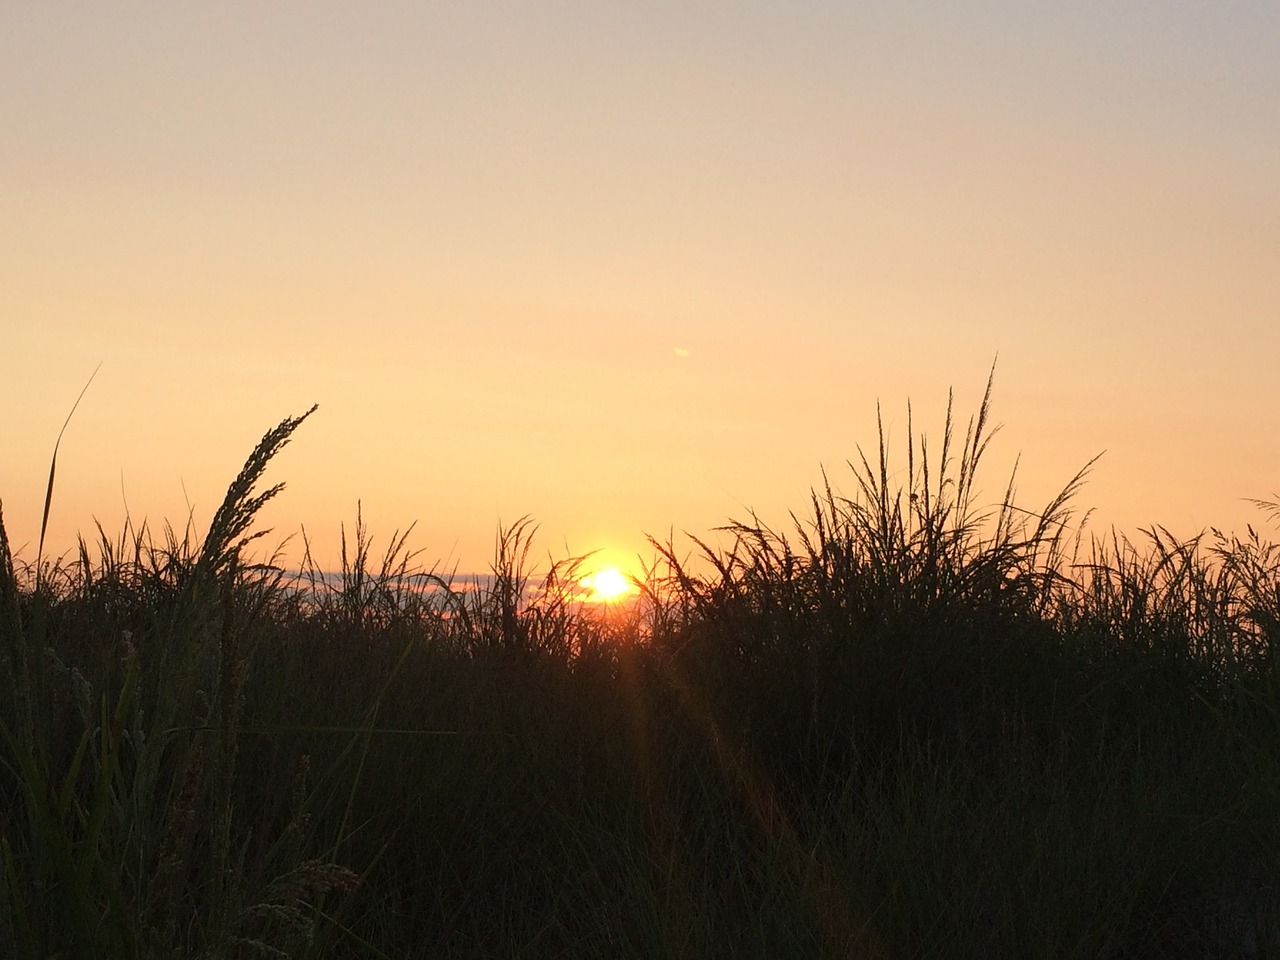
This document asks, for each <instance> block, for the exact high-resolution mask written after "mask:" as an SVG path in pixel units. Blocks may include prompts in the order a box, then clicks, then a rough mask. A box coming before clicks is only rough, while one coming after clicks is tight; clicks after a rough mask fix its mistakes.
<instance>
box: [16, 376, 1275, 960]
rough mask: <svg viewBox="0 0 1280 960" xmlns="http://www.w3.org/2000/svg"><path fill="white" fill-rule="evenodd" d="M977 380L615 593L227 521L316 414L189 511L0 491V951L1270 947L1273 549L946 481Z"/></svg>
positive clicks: (516, 542)
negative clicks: (781, 526)
mask: <svg viewBox="0 0 1280 960" xmlns="http://www.w3.org/2000/svg"><path fill="white" fill-rule="evenodd" d="M989 399H990V384H988V395H987V397H986V398H984V401H983V404H982V407H981V409H980V410H979V411H978V413H977V414H976V416H975V417H974V419H973V420H972V421H971V422H970V423H969V424H968V426H967V429H966V430H965V433H964V436H963V437H961V436H960V435H959V425H958V424H957V423H955V422H953V420H952V416H951V411H950V409H948V416H947V422H946V425H945V428H944V431H943V436H942V438H941V441H940V442H937V443H936V444H934V445H931V444H930V443H928V442H927V441H926V439H925V438H924V437H922V436H920V435H917V434H915V433H914V432H911V431H909V432H910V433H911V435H910V436H909V437H908V440H907V443H906V447H905V449H904V450H903V451H901V453H900V454H899V455H898V458H897V459H896V460H895V459H894V458H893V455H894V453H895V452H894V451H890V450H889V449H888V448H887V445H886V443H885V441H884V439H883V437H881V438H880V442H879V444H878V446H877V448H876V449H874V450H873V451H872V454H871V455H870V456H868V457H863V456H862V455H861V454H859V455H858V457H857V458H856V459H855V461H854V467H853V468H852V473H851V475H850V476H848V477H846V478H844V480H843V482H841V478H839V477H837V476H832V477H831V478H830V481H829V483H827V484H824V486H823V487H822V488H820V489H818V490H816V491H814V492H813V493H812V495H811V496H810V498H809V501H808V504H807V506H806V508H805V510H804V511H803V512H802V513H798V514H797V515H796V517H795V522H794V526H793V527H792V528H791V529H788V530H771V529H768V528H766V527H764V526H763V525H762V524H760V523H759V522H758V521H756V520H755V519H748V520H746V521H743V522H739V523H735V524H732V525H731V526H730V527H729V528H728V529H729V531H730V533H731V534H732V537H733V539H732V546H730V547H729V548H727V549H712V548H710V547H706V546H703V545H702V544H701V543H699V542H697V541H694V542H693V544H692V547H693V551H694V553H695V559H694V560H692V561H690V560H686V559H682V557H683V556H684V555H685V554H686V553H687V552H688V547H689V545H688V544H685V543H680V544H675V543H655V545H654V546H655V548H656V551H657V556H658V557H659V563H658V564H657V565H656V567H655V568H654V569H653V570H652V571H650V576H649V578H648V581H647V582H646V583H645V584H644V585H643V587H642V589H641V591H640V592H639V594H638V595H637V596H636V597H634V598H633V599H631V600H629V601H627V602H626V603H619V604H614V605H611V606H602V605H594V604H584V603H582V602H581V601H580V600H579V599H576V598H577V597H578V596H579V594H580V592H581V591H580V590H579V589H578V588H577V579H578V576H579V573H580V566H581V564H580V562H579V561H576V560H574V559H572V558H570V559H566V560H565V561H563V562H562V563H560V564H558V565H556V566H553V567H552V568H551V569H550V570H542V571H536V570H534V569H532V567H531V565H530V562H529V557H530V555H531V554H530V544H531V543H532V542H533V536H534V527H533V525H532V523H531V522H528V521H522V522H521V523H519V524H516V525H515V526H514V527H512V528H511V529H508V530H506V531H503V533H502V534H501V536H500V537H499V543H498V549H497V555H496V556H495V559H494V563H493V568H492V570H491V571H490V573H491V575H490V577H489V578H488V579H487V580H486V581H485V582H484V584H483V585H482V586H481V587H480V588H478V589H470V590H463V589H461V586H462V585H461V584H457V585H454V584H452V583H451V582H450V580H449V578H448V577H444V576H440V575H438V574H437V573H436V572H435V571H433V570H431V569H430V568H426V567H423V566H422V565H420V563H419V562H418V560H417V559H416V557H415V556H414V555H412V554H411V553H409V552H408V550H407V547H406V540H407V537H406V536H404V535H399V534H397V535H394V536H392V537H391V538H390V539H389V540H388V541H387V542H386V546H385V547H384V548H382V549H381V550H380V551H377V552H375V549H374V538H373V537H372V536H371V535H370V534H369V533H368V531H366V530H365V529H364V527H363V525H362V523H361V522H360V520H359V518H358V517H357V520H356V524H355V526H354V528H353V530H352V531H351V537H350V540H349V541H347V542H344V544H343V563H342V570H341V571H337V572H335V575H332V576H330V575H326V574H325V573H323V572H322V571H319V570H317V569H315V567H314V565H312V564H310V563H309V562H308V563H306V564H304V569H303V570H302V571H301V572H300V573H286V572H284V571H283V570H281V569H279V568H278V567H277V566H275V565H273V564H271V563H269V562H262V561H261V560H255V559H254V555H253V554H252V552H251V547H252V546H253V545H254V533H253V529H252V523H253V520H254V516H255V514H256V512H257V511H258V509H259V508H260V507H261V506H262V504H263V503H264V502H266V501H267V500H268V499H270V498H271V497H273V496H276V495H277V494H278V493H279V492H280V489H281V488H280V487H279V486H278V485H277V486H271V487H268V488H266V489H265V490H264V491H261V492H260V491H259V484H260V482H261V480H262V478H263V476H264V474H265V471H266V468H267V466H268V464H269V461H270V460H271V458H272V456H273V455H274V454H275V453H276V452H277V451H278V450H279V449H280V447H281V446H282V445H283V444H285V443H286V442H288V441H289V440H290V438H291V436H292V435H293V433H294V431H295V430H296V429H297V428H298V427H299V426H300V425H301V424H302V422H303V421H304V420H305V419H306V417H307V416H309V415H310V412H308V414H304V415H303V416H302V417H298V418H291V419H287V420H285V421H283V422H282V423H281V424H280V425H279V426H278V427H276V428H275V429H274V430H272V431H270V432H269V433H268V434H267V435H266V436H265V437H264V438H263V440H262V442H261V443H260V444H259V445H258V447H257V448H256V449H255V450H254V451H253V453H252V454H251V455H250V458H249V460H248V461H247V463H246V464H245V466H244V468H243V470H242V471H241V472H240V474H239V475H238V476H237V477H236V479H235V481H234V482H233V483H232V485H231V487H230V489H229V490H228V493H227V498H226V500H225V502H224V504H223V505H222V507H221V508H220V509H219V510H218V512H217V514H216V515H215V518H214V520H213V523H212V525H211V527H210V529H209V530H208V531H207V532H206V533H205V534H204V535H203V536H202V537H201V536H197V535H196V534H194V533H193V532H192V531H190V530H186V531H182V532H176V531H173V530H170V529H165V530H163V531H160V532H156V531H152V530H148V529H145V528H144V529H133V528H131V527H130V528H126V529H125V530H124V531H122V532H121V533H120V534H118V535H111V534H108V533H107V532H106V531H102V530H98V531H97V535H96V536H95V537H94V538H93V539H91V540H85V541H83V542H82V543H81V545H80V548H79V550H78V552H77V553H76V554H75V555H74V556H71V557H65V558H62V559H60V560H57V561H53V562H49V561H45V560H43V559H42V558H39V557H38V558H37V561H36V562H35V563H33V564H31V565H24V564H23V563H22V562H21V561H20V560H18V559H15V558H14V557H12V556H11V555H10V551H9V544H8V541H7V539H6V538H5V536H4V534H3V525H2V523H0V683H2V684H3V689H4V690H5V691H6V692H9V694H10V695H8V696H6V697H3V698H0V854H2V856H3V863H2V867H3V880H2V881H0V955H3V956H12V957H24V958H25V957H55V956H56V957H111V958H116V957H138V958H152V957H175V956H182V957H186V956H206V957H251V956H265V957H279V956H290V957H292V956H299V957H301V956H316V957H318V956H332V957H346V956H352V957H355V956H360V957H383V956H390V957H403V956H414V957H417V956H427V957H550V956H563V957H718V956H726V957H728V956H732V957H797V958H803V957H814V958H819V957H824V958H825V957H832V958H836V957H842V958H843V957H871V958H908V957H1008V958H1034V957H1044V958H1070V957H1080V958H1085V957H1088V958H1099V957H1117V958H1119V957H1125V958H1128V957H1153V958H1154V957H1196V958H1200V957H1233V958H1239V957H1265V956H1268V955H1276V954H1277V952H1280V884H1278V883H1277V878H1278V877H1280V663H1278V662H1277V661H1278V657H1280V654H1278V653H1277V637H1278V635H1280V553H1278V552H1277V548H1275V547H1274V546H1272V545H1271V544H1270V543H1269V542H1267V541H1266V540H1265V539H1264V538H1262V537H1261V536H1259V535H1258V534H1257V533H1256V532H1254V531H1253V530H1252V529H1251V530H1250V531H1249V536H1247V537H1245V538H1235V537H1231V536H1227V535H1223V534H1220V533H1217V532H1214V531H1211V532H1210V533H1209V534H1207V535H1206V536H1204V537H1201V538H1197V539H1195V540H1192V541H1188V542H1181V541H1178V540H1175V539H1174V538H1173V537H1171V536H1170V535H1169V534H1167V532H1165V531H1162V530H1152V531H1150V532H1148V533H1147V534H1144V535H1143V538H1142V539H1140V540H1139V541H1138V542H1136V543H1133V542H1129V541H1127V540H1125V539H1123V538H1121V537H1119V536H1108V537H1106V538H1099V539H1096V540H1091V541H1090V540H1085V541H1081V540H1080V539H1078V538H1077V537H1075V535H1074V534H1073V533H1072V532H1071V531H1072V527H1071V525H1070V521H1071V513H1070V511H1071V509H1072V507H1073V505H1074V503H1075V500H1076V499H1077V498H1078V495H1079V491H1080V486H1081V484H1082V482H1083V480H1084V471H1082V472H1081V474H1080V475H1078V476H1077V477H1075V478H1072V479H1071V480H1070V482H1069V483H1068V484H1067V485H1066V487H1065V489H1064V491H1063V493H1062V495H1061V496H1060V497H1058V498H1056V499H1055V500H1054V501H1053V502H1052V503H1050V504H1048V505H1047V506H1045V507H1039V508H1036V509H1026V508H1024V507H1022V506H1020V505H1018V504H1016V503H1015V502H1014V497H1013V484H1012V482H1011V481H1010V482H1009V483H1008V484H1007V489H1008V491H1009V492H1008V494H1007V495H1006V496H1005V497H1004V498H1003V500H1001V501H1000V502H997V503H996V504H994V505H985V504H983V503H981V502H979V498H978V495H977V492H976V490H977V487H976V485H975V476H976V475H977V473H978V471H979V468H980V465H981V460H982V457H983V454H984V452H985V450H986V448H987V444H988V441H989V439H990V435H991V430H990V424H989V419H988V416H989ZM903 461H905V464H904V463H903ZM902 466H905V475H906V476H907V478H908V479H907V481H906V482H905V483H904V484H903V485H902V487H901V488H900V489H899V488H897V487H894V486H891V484H890V481H889V478H890V477H891V476H896V475H898V474H897V473H896V471H897V470H899V469H900V468H901V467H902ZM841 486H844V487H847V488H848V489H847V490H846V491H845V492H843V493H842V492H841V489H840V488H841ZM1267 506H1268V505H1266V504H1264V505H1263V507H1264V509H1265V508H1266V507H1267ZM55 509H56V506H55ZM1272 510H1273V511H1274V507H1273V508H1272ZM1264 519H1269V518H1264ZM455 586H456V587H457V588H456V589H455ZM561 587H563V589H561Z"/></svg>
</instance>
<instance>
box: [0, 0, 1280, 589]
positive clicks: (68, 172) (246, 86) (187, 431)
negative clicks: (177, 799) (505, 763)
mask: <svg viewBox="0 0 1280 960" xmlns="http://www.w3.org/2000/svg"><path fill="white" fill-rule="evenodd" d="M1277 51H1280V4H1275V3H1273V2H1261V0H1257V2H1238V3H1215V4H1208V3H1168V2H1166V3H1126V4H1123V5H1121V4H1103V3H1075V4H1040V3H1013V2H985V3H984V2H959V3H948V4H940V3H939V4H930V3H874V4H871V3H864V4H856V3H846V4H828V3H792V4H783V3H766V2H756V3H732V4H731V3H697V4H675V3H668V4H659V3H646V4H632V5H625V6H624V5H602V4H589V3H569V2H563V3H552V4H537V5H534V4H517V3H508V4H465V5H464V4H410V3H403V4H393V3H377V2H373V3H367V4H362V5H358V6H357V5H354V4H337V3H327V2H312V3H305V4H304V3H272V4H240V3H222V4H181V5H173V4H169V5H163V4H154V3H147V4H133V5H130V6H129V7H128V8H127V9H123V10H121V9H109V8H103V7H86V6H85V5H79V4H65V3H49V4H41V5H19V4H7V5H5V6H4V7H3V8H0V130H3V132H4V141H3V142H4V145H3V149H0V442H3V443H4V446H5V451H6V452H5V457H4V458H3V460H2V461H0V499H2V500H3V504H4V511H5V518H6V523H7V524H8V526H9V528H10V532H11V535H12V537H13V539H14V540H15V541H16V542H17V543H18V544H22V543H24V542H33V541H34V536H35V531H36V528H37V524H38V519H39V501H40V497H41V496H42V495H43V483H44V474H45V471H46V470H47V463H48V459H47V458H48V452H49V449H50V447H51V446H52V442H53V438H54V437H55V436H56V434H57V429H58V427H59V426H60V425H61V422H62V419H63V417H65V414H66V410H67V409H68V407H69V405H70V402H71V400H72V399H73V398H74V396H75V394H76V393H77V392H78V390H79V388H80V386H81V385H82V384H83V381H84V380H85V378H86V377H87V376H88V374H89V372H90V371H91V370H92V369H93V368H94V366H95V365H96V364H97V363H98V361H100V360H101V361H104V365H103V368H102V372H101V373H100V374H99V379H98V381H97V382H95V384H94V387H93V388H92V390H91V391H90V393H89V395H88V396H87V397H86V400H85V404H84V406H83V407H82V409H81V411H80V412H79V413H78V414H77V419H76V420H75V421H74V422H73V425H72V428H71V429H70V430H69V431H68V436H67V440H66V441H65V446H64V448H63V452H62V455H61V458H60V462H59V495H60V499H59V502H58V504H57V507H56V509H55V513H54V531H55V535H56V536H57V537H60V538H61V541H60V542H61V543H63V544H65V543H66V542H67V541H68V540H69V538H70V537H71V536H72V534H73V533H74V531H75V530H77V529H82V530H83V529H88V528H89V527H90V526H91V524H92V520H93V518H94V517H98V518H100V519H102V520H103V521H104V523H105V524H106V525H107V526H108V528H113V527H115V526H118V522H119V520H118V518H119V516H120V515H121V513H122V511H123V506H122V503H123V501H124V500H126V499H127V501H128V504H129V507H130V509H131V510H132V511H133V513H134V515H135V517H136V516H139V515H147V516H149V517H151V518H152V519H153V521H154V520H157V519H159V518H161V517H169V518H170V519H174V520H175V521H178V522H181V521H182V520H183V519H184V518H185V516H186V514H187V509H188V507H187V504H188V502H190V504H191V506H192V507H193V508H194V512H195V516H196V518H197V521H198V522H207V520H208V517H209V516H210V515H211V513H212V511H213V509H214V507H215V506H216V503H217V501H218V499H219V498H220V496H221V492H222V490H223V489H224V488H225V485H226V483H228V482H229V481H230V479H231V478H232V477H233V476H234V474H235V472H236V470H237V469H238V466H239V464H240V462H241V461H242V459H243V457H244V456H245V454H246V453H247V452H248V450H249V448H250V447H251V446H252V444H253V442H254V441H255V440H256V439H257V437H258V436H260V435H261V434H262V433H263V432H264V431H265V430H266V429H267V428H268V427H269V426H270V425H272V424H274V423H275V422H277V421H278V420H279V419H281V418H282V417H283V416H285V415H286V414H290V413H296V412H298V411H301V410H303V409H305V408H306V407H307V406H309V405H310V404H311V403H312V402H314V401H319V402H320V403H321V411H320V412H319V414H318V415H317V416H316V418H314V420H313V421H312V422H311V423H308V424H307V425H306V427H304V428H303V431H302V432H301V433H300V434H299V436H298V438H297V440H296V443H295V444H294V446H292V447H291V448H290V450H289V451H288V453H287V454H286V455H285V456H284V458H282V463H281V465H280V469H279V471H278V475H279V477H280V478H282V479H285V480H287V481H288V482H289V484H290V489H289V491H288V493H287V494H286V495H285V497H284V498H282V500H281V502H280V503H279V504H278V505H276V506H274V507H273V511H274V512H273V514H272V520H273V521H274V522H275V524H276V527H277V529H279V530H280V531H281V532H288V531H290V530H295V529H297V527H298V525H299V524H301V523H305V524H306V525H307V529H308V531H309V532H310V533H311V535H312V537H313V539H314V540H318V541H321V543H322V544H326V545H331V544H333V543H335V542H336V530H337V524H338V523H339V521H342V520H346V521H348V522H350V520H351V518H352V517H353V516H354V512H355V501H356V499H357V498H361V499H362V500H363V502H364V511H365V515H366V518H367V519H370V521H371V524H372V526H373V528H374V530H375V533H376V532H378V531H385V532H386V533H387V534H389V533H390V529H391V528H392V527H394V526H403V525H406V524H408V523H409V522H412V521H415V520H416V521H418V524H419V526H418V533H417V542H418V544H419V545H420V546H422V547H423V549H424V551H425V553H426V555H428V556H430V557H432V558H434V557H445V556H451V557H453V558H454V559H457V560H458V561H459V562H460V563H461V564H462V565H463V566H464V567H471V568H474V567H478V566H482V565H483V562H484V560H485V557H486V554H487V551H488V549H489V545H490V543H491V538H492V531H493V527H494V524H495V523H496V522H497V520H498V518H499V517H502V518H504V519H507V520H510V519H514V518H515V517H517V516H519V515H521V514H523V513H526V512H527V513H533V514H534V515H535V516H537V517H538V519H539V520H541V522H542V524H543V530H544V533H545V535H546V539H547V540H548V541H549V542H548V546H549V547H551V548H558V547H559V546H560V545H562V544H563V543H564V542H565V541H567V542H568V546H569V548H570V549H571V550H573V551H575V552H577V551H585V550H588V549H591V548H594V547H605V548H608V549H613V550H618V551H621V552H623V553H628V552H632V551H634V550H635V549H637V548H638V547H639V544H640V542H641V538H640V534H641V532H650V533H655V534H659V535H665V534H666V532H667V530H668V529H669V528H670V527H672V526H674V527H675V528H676V529H677V530H679V529H681V528H686V529H690V530H692V531H695V532H697V531H702V530H705V529H706V528H707V527H708V526H710V525H712V524H715V523H717V522H719V521H721V520H723V519H725V517H726V516H727V515H728V514H741V513H742V512H743V508H744V507H753V508H756V509H758V510H759V511H760V512H761V513H762V514H763V515H764V516H765V517H767V518H769V517H785V514H786V511H787V510H788V509H791V508H796V509H799V508H802V507H803V505H804V501H805V493H806V491H807V488H808V486H809V485H810V484H812V483H814V482H815V481H816V480H817V479H818V468H819V465H820V464H821V463H827V464H828V465H830V466H832V467H833V477H834V478H835V479H836V480H837V482H838V481H839V478H840V470H839V465H840V464H841V463H842V462H843V460H844V459H845V458H846V457H849V456H852V455H854V453H855V445H856V444H858V443H862V444H864V445H867V444H872V443H874V432H873V430H874V412H875V402H876V399H877V398H879V399H880V400H881V401H883V403H884V406H885V411H886V415H888V416H889V417H890V418H891V419H892V420H893V422H894V423H895V429H896V430H897V431H898V433H897V434H895V436H900V435H901V432H902V431H903V430H905V416H904V415H902V413H901V411H903V410H904V408H905V401H906V399H907V398H908V397H910V398H911V399H912V400H913V401H914V404H915V408H916V411H917V415H918V418H920V419H923V420H924V421H925V422H926V423H928V424H930V425H931V428H932V429H933V430H935V431H936V430H937V429H940V421H941V416H942V409H943V406H944V404H945V396H946V390H947V387H948V386H950V385H952V384H954V385H955V386H956V387H957V395H958V400H959V402H960V403H961V406H962V407H963V408H964V409H966V410H967V409H969V408H971V407H972V406H973V404H975V403H976V401H977V399H978V397H979V396H980V392H981V386H982V383H983V381H984V379H985V374H986V370H987V368H988V366H989V365H990V362H991V359H992V357H993V356H994V355H995V354H996V353H997V352H998V353H999V355H1000V366H999V369H998V373H997V381H996V416H997V419H999V420H1001V421H1002V422H1004V423H1005V424H1006V425H1007V426H1006V429H1005V434H1004V436H1003V437H1002V438H1001V440H1000V441H998V443H997V447H996V449H997V451H998V452H999V456H1002V457H1004V458H1005V461H1004V462H1008V461H1011V460H1012V458H1013V456H1014V455H1016V454H1017V453H1018V452H1020V451H1021V452H1022V454H1023V467H1022V471H1023V472H1022V476H1023V478H1024V482H1023V484H1022V488H1023V489H1024V491H1025V492H1026V494H1027V497H1028V500H1029V501H1032V502H1029V503H1027V504H1026V505H1027V506H1032V505H1034V501H1040V500H1044V499H1047V498H1048V496H1049V495H1051V494H1052V492H1053V488H1054V487H1055V486H1056V485H1059V484H1061V483H1062V482H1065V480H1066V479H1068V478H1069V476H1070V475H1071V473H1073V472H1074V470H1075V468H1077V467H1078V466H1080V465H1081V464H1082V463H1083V462H1085V461H1086V460H1087V459H1089V457H1091V456H1092V455H1093V454H1095V453H1097V452H1098V451H1100V450H1102V449H1104V448H1105V449H1107V450H1108V454H1107V456H1106V457H1105V458H1104V460H1103V462H1102V464H1101V465H1100V467H1099V470H1098V472H1097V474H1096V475H1095V480H1094V482H1093V483H1092V484H1091V485H1090V487H1089V488H1087V490H1086V493H1085V496H1084V498H1083V502H1082V505H1092V506H1097V507H1098V513H1097V515H1096V519H1095V523H1101V524H1108V523H1112V522H1115V523H1118V524H1120V525H1122V526H1123V527H1124V528H1126V529H1132V528H1134V527H1136V526H1137V525H1139V524H1149V523H1152V522H1166V523H1169V524H1170V525H1172V526H1173V527H1174V528H1175V530H1178V531H1179V532H1183V533H1189V532H1194V530H1196V529H1198V528H1199V527H1202V526H1204V525H1207V524H1211V523H1217V524H1225V525H1228V526H1240V525H1242V523H1243V522H1245V521H1246V520H1254V519H1257V514H1256V513H1255V512H1253V511H1251V509H1250V508H1248V507H1247V506H1245V505H1243V504H1242V503H1241V502H1240V498H1242V497H1250V496H1256V497H1266V496H1268V495H1270V494H1272V493H1275V492H1277V490H1278V489H1280V450H1278V449H1277V444H1276V442H1275V441H1274V439H1273V437H1274V436H1275V434H1276V425H1277V418H1278V416H1280V403H1278V402H1277V399H1276V398H1277V396H1280V389H1278V388H1280V375H1278V368H1277V361H1278V359H1280V109H1277V105H1280V56H1277V55H1276V53H1277ZM677 348H679V349H680V350H682V351H685V353H683V354H678V353H677V352H676V350H677ZM1000 469H1001V468H1000V467H999V466H997V469H996V470H994V471H993V473H992V475H991V476H990V478H989V490H990V493H991V496H992V497H993V498H994V497H996V496H998V495H999V493H1000V492H1002V490H1003V476H1002V475H1001V474H1000ZM122 488H123V492H122Z"/></svg>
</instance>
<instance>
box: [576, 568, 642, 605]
mask: <svg viewBox="0 0 1280 960" xmlns="http://www.w3.org/2000/svg"><path fill="white" fill-rule="evenodd" d="M578 582H579V583H581V584H582V585H583V586H584V587H586V588H587V589H589V590H590V591H591V593H590V594H589V595H588V596H587V599H588V600H590V601H592V602H593V603H613V602H614V601H616V600H621V599H622V598H623V597H625V596H626V595H627V594H629V593H632V592H633V591H634V590H635V589H636V585H635V583H634V582H632V580H631V578H630V577H628V576H627V575H626V574H624V573H621V572H620V571H619V570H618V569H617V568H616V567H606V568H605V569H603V570H597V571H596V572H595V573H592V574H589V575H587V576H585V577H583V578H582V579H581V580H580V581H578Z"/></svg>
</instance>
